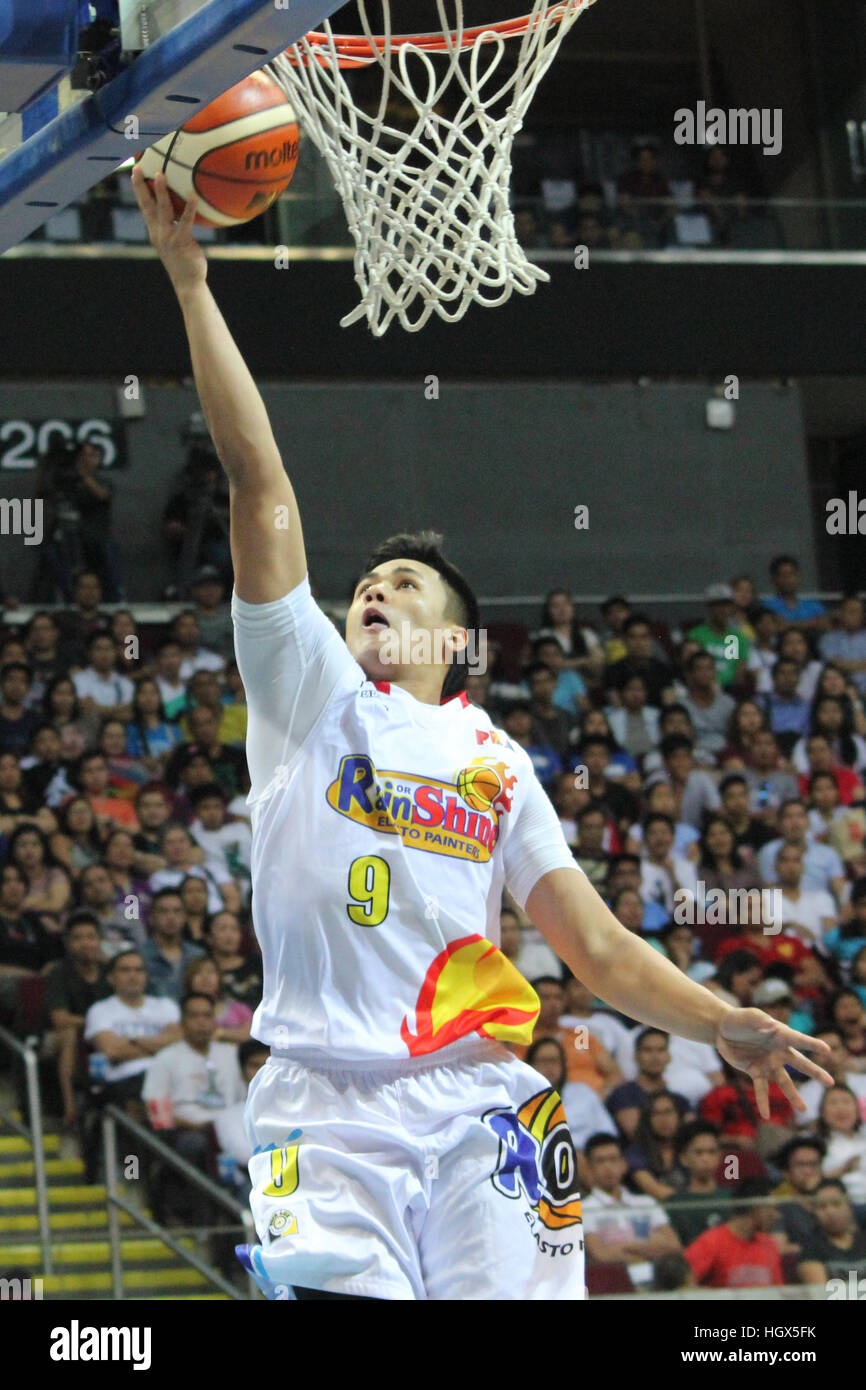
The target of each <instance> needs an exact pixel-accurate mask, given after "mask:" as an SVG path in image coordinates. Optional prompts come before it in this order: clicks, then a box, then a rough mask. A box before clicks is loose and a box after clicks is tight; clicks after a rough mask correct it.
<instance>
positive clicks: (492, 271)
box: [266, 0, 594, 337]
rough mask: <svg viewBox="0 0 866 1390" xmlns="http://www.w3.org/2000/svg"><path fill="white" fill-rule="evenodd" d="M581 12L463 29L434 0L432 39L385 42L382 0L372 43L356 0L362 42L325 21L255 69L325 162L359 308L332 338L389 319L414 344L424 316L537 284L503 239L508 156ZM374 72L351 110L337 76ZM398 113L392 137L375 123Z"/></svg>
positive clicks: (509, 229)
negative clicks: (366, 93)
mask: <svg viewBox="0 0 866 1390" xmlns="http://www.w3.org/2000/svg"><path fill="white" fill-rule="evenodd" d="M396 3H397V4H398V5H399V0H396ZM593 3H594V0H565V3H562V4H558V5H554V6H552V7H551V6H550V5H549V4H548V3H546V0H535V4H534V5H533V8H532V11H531V13H530V14H528V15H525V16H523V17H522V18H520V19H517V20H510V21H505V22H503V23H502V24H498V25H494V26H492V27H488V28H486V29H467V28H466V27H465V26H464V22H463V0H436V8H437V11H438V14H439V19H440V21H441V25H442V30H441V32H440V33H431V34H427V35H418V34H414V35H399V34H392V33H391V27H390V26H391V3H390V0H381V8H382V12H383V21H382V23H383V29H384V32H383V33H382V34H376V33H374V32H373V30H372V29H371V28H370V25H369V20H368V15H367V0H358V11H359V13H360V16H361V23H362V26H363V31H364V32H363V35H340V34H335V33H334V32H333V30H332V28H331V26H330V24H329V23H328V22H327V21H325V24H324V28H323V29H322V30H321V31H318V32H316V33H313V34H307V35H306V36H305V37H304V38H303V39H301V40H300V41H299V42H298V43H296V44H294V45H293V46H292V47H291V48H289V49H287V50H286V52H285V53H283V54H280V56H279V57H277V58H275V59H274V61H273V62H272V63H270V64H268V65H267V67H266V71H268V72H270V73H271V75H272V76H273V77H274V78H275V79H276V81H277V82H279V84H280V86H281V87H282V88H283V89H284V91H285V92H286V93H287V95H288V97H289V99H290V101H291V102H292V105H293V106H294V107H295V109H296V111H297V113H298V116H299V118H300V119H301V122H302V125H303V130H304V132H305V134H306V135H307V136H309V138H310V139H311V140H312V141H313V144H314V145H315V146H316V148H317V149H318V150H319V151H320V153H321V154H322V155H323V156H324V157H325V159H326V160H327V162H328V166H329V168H330V171H331V176H332V178H333V180H334V183H335V185H336V187H337V191H338V192H339V194H340V197H341V199H342V201H343V207H344V209H345V213H346V218H347V221H348V224H349V230H350V231H351V233H352V237H353V239H354V242H355V280H356V283H357V285H358V287H359V289H360V291H361V300H360V303H359V304H358V306H357V308H355V309H353V310H352V312H351V313H349V314H347V315H346V316H345V317H344V318H343V319H341V320H340V322H341V325H342V327H344V328H347V327H348V326H349V325H350V324H353V323H356V322H357V321H358V320H359V319H362V318H366V320H367V322H368V324H369V326H370V329H371V330H372V332H373V333H374V334H375V336H376V337H381V336H382V334H383V333H385V332H386V331H387V329H388V327H389V325H390V324H391V322H392V321H393V320H394V319H395V318H396V319H397V320H398V321H399V322H400V323H401V324H402V326H403V327H404V328H405V329H406V330H407V331H408V332H410V333H411V332H417V330H418V329H420V328H422V327H423V326H424V324H425V323H426V322H427V320H428V319H429V318H430V315H431V314H433V313H437V314H439V316H440V317H441V318H443V319H445V320H446V321H448V322H454V321H455V320H456V319H459V318H462V317H463V315H464V314H465V312H466V310H467V308H468V307H469V305H470V303H471V302H472V301H473V300H475V301H477V302H478V303H479V304H483V305H486V306H487V307H488V308H495V307H496V306H497V305H499V304H504V302H505V301H506V299H508V298H509V296H510V295H511V293H512V291H514V290H516V291H517V292H518V293H519V294H533V293H534V292H535V289H536V286H537V285H538V283H539V282H540V281H547V280H549V279H550V277H549V275H547V273H546V272H545V271H543V270H540V269H539V268H538V266H535V265H532V264H531V263H530V262H529V261H528V260H527V258H526V256H525V254H524V252H523V250H522V248H521V246H520V245H519V243H518V241H517V239H516V236H515V232H514V217H513V215H512V212H511V209H510V207H509V184H510V181H511V150H512V145H513V143H514V137H515V135H516V134H517V132H518V131H519V130H520V129H521V127H522V125H523V117H524V115H525V114H526V110H527V107H528V106H529V103H530V101H531V100H532V98H533V96H534V94H535V89H536V87H537V86H538V83H539V82H540V80H541V78H542V77H543V75H544V73H545V72H546V71H547V69H548V67H549V66H550V64H551V63H552V61H553V59H554V57H555V56H556V53H557V50H558V48H559V45H560V44H561V43H562V40H563V39H564V38H565V35H566V34H567V33H568V31H569V30H570V28H571V27H572V25H573V24H574V23H575V21H576V20H577V18H578V16H579V15H580V14H581V13H582V12H583V11H584V10H586V9H588V8H589V6H590V5H591V4H593ZM446 5H450V7H451V8H452V9H453V11H454V18H453V20H449V18H448V15H447V14H446ZM506 44H509V50H508V55H507V60H506V61H505V62H503V59H504V58H506V53H505V49H506ZM374 64H378V67H379V76H380V79H381V82H380V85H379V87H378V93H379V95H378V103H376V102H374V103H373V104H372V106H373V107H375V109H372V108H371V107H367V109H364V108H362V107H361V106H360V105H358V103H357V102H356V101H355V100H354V98H353V96H352V92H351V90H350V88H349V86H348V84H347V82H346V79H345V77H344V75H343V74H344V70H349V71H350V70H351V69H353V68H358V67H362V66H364V67H369V66H372V65H374ZM398 102H399V103H400V106H399V107H398V108H397V109H398V110H399V111H400V125H399V127H398V126H397V125H395V124H393V123H389V117H390V121H391V122H393V112H394V110H395V103H398ZM407 102H408V103H409V105H408V107H407V105H406V103H407ZM412 112H414V116H413V115H412V114H411V113H412ZM407 113H409V114H408V119H407Z"/></svg>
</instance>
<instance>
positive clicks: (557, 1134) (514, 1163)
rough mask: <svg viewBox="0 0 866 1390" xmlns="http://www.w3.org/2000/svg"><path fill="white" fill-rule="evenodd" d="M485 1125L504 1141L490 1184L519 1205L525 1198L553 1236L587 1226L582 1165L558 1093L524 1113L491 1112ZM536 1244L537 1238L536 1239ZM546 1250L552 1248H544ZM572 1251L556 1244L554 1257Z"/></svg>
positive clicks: (540, 1097) (542, 1095)
mask: <svg viewBox="0 0 866 1390" xmlns="http://www.w3.org/2000/svg"><path fill="white" fill-rule="evenodd" d="M484 1121H485V1123H486V1124H488V1125H489V1126H490V1128H491V1129H492V1130H493V1132H494V1134H496V1135H497V1136H498V1138H499V1158H498V1160H497V1164H496V1170H495V1172H493V1173H492V1174H491V1175H490V1180H491V1182H492V1183H493V1186H494V1187H495V1188H496V1190H497V1192H501V1193H502V1194H503V1196H505V1197H510V1198H512V1199H513V1200H517V1199H519V1198H520V1197H521V1195H522V1196H524V1197H525V1198H526V1200H527V1201H528V1202H529V1205H530V1207H531V1209H532V1212H533V1213H534V1217H532V1216H530V1214H529V1213H528V1212H527V1219H528V1220H529V1221H530V1225H535V1224H536V1220H537V1221H539V1222H540V1223H541V1224H542V1225H543V1226H545V1227H546V1228H547V1229H548V1230H549V1231H560V1230H563V1229H564V1228H566V1227H568V1226H577V1225H580V1224H581V1223H582V1219H583V1218H582V1215H581V1206H580V1196H579V1195H578V1190H577V1164H576V1162H575V1157H574V1145H573V1143H572V1140H571V1134H570V1133H569V1129H568V1125H567V1123H566V1119H565V1111H564V1110H563V1108H562V1101H561V1100H560V1098H559V1093H558V1092H557V1091H554V1090H553V1089H550V1090H547V1091H539V1092H538V1093H537V1094H536V1095H534V1096H531V1097H530V1099H529V1100H528V1101H526V1102H525V1104H523V1105H522V1106H521V1107H520V1109H519V1110H517V1111H514V1110H505V1109H497V1110H488V1111H487V1114H486V1115H485V1116H484ZM536 1239H538V1237H537V1236H536ZM543 1248H544V1249H545V1250H547V1245H546V1243H545V1246H544V1247H543ZM557 1249H561V1252H562V1254H567V1253H570V1252H571V1249H572V1246H571V1245H567V1246H561V1247H559V1246H557V1245H556V1244H551V1246H550V1252H549V1253H553V1254H555V1253H556V1252H557Z"/></svg>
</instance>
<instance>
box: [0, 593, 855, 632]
mask: <svg viewBox="0 0 866 1390" xmlns="http://www.w3.org/2000/svg"><path fill="white" fill-rule="evenodd" d="M624 592H625V594H626V597H627V599H628V602H629V604H630V605H631V607H632V608H633V609H634V610H635V611H640V610H641V609H643V608H645V607H648V606H649V605H651V604H652V605H654V604H664V605H667V606H670V607H673V606H675V605H682V606H684V607H685V606H689V607H692V606H697V607H699V608H700V609H701V611H703V605H704V603H705V602H706V600H705V598H704V594H703V591H702V590H701V591H698V590H695V591H694V592H690V591H688V590H681V591H679V592H677V593H669V592H668V593H637V592H636V591H635V590H633V589H628V588H626V589H625V590H624ZM858 592H860V596H861V597H866V590H862V591H858ZM571 597H572V600H573V601H574V603H575V605H576V606H577V607H578V608H581V609H585V608H591V609H595V610H596V611H597V610H598V607H599V605H600V604H602V603H604V602H605V600H606V599H608V598H609V597H610V591H609V590H606V591H605V592H604V593H589V594H585V593H572V595H571ZM799 597H800V598H802V599H820V600H821V602H822V603H828V604H833V603H839V602H840V600H841V599H842V598H843V597H844V595H843V594H842V592H841V591H840V590H838V589H834V590H826V589H810V590H809V591H808V592H806V591H804V592H802V593H801V594H800V595H799ZM545 598H546V595H545V594H541V593H538V594H479V596H478V602H479V604H480V605H481V608H482V609H487V608H490V609H503V608H515V609H520V610H523V609H532V610H534V613H533V621H532V626H535V621H534V619H535V617H537V616H538V614H539V613H540V612H541V609H542V607H543V605H544V601H545ZM319 602H320V604H321V606H322V607H323V608H324V609H326V610H327V612H328V613H332V614H333V615H334V616H335V617H341V618H342V617H345V615H346V612H347V611H348V607H349V605H348V602H347V601H346V600H345V599H338V598H333V599H331V598H328V597H327V596H323V597H322V598H321V599H320V600H319ZM758 602H759V603H760V602H761V600H760V599H759V600H758ZM191 604H192V600H191V599H190V600H187V601H183V600H176V599H171V600H165V602H163V601H161V600H152V599H141V600H136V599H128V600H126V601H124V602H123V603H101V604H100V605H99V609H100V612H102V613H106V614H109V615H110V614H112V613H115V612H124V613H125V612H130V613H132V616H133V617H134V618H135V620H136V622H139V623H146V624H149V625H156V624H162V623H170V622H172V621H173V619H174V618H176V617H177V615H178V613H183V612H186V610H187V609H189V607H190V606H191ZM69 608H70V605H69V604H68V603H19V604H18V605H17V606H16V607H15V608H7V609H5V610H4V611H3V612H2V619H0V626H3V627H7V628H9V629H10V630H14V629H15V628H17V627H26V626H27V624H28V623H29V621H30V619H31V618H32V617H33V615H34V613H68V612H69Z"/></svg>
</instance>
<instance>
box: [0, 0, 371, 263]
mask: <svg viewBox="0 0 866 1390" xmlns="http://www.w3.org/2000/svg"><path fill="white" fill-rule="evenodd" d="M343 3H345V0H290V8H289V9H277V8H276V7H275V3H274V0H210V3H209V4H206V5H205V6H204V7H203V8H202V9H200V10H197V11H196V12H195V14H193V15H191V16H190V17H189V18H188V19H186V20H184V21H183V23H182V24H178V25H177V26H176V28H174V29H172V30H170V31H169V33H167V34H164V35H163V36H162V38H159V39H157V40H156V42H155V43H154V44H153V45H152V46H151V47H150V48H148V49H145V50H144V52H143V53H142V54H141V55H140V56H139V57H138V58H136V59H135V61H134V62H132V63H131V64H130V65H129V67H128V68H126V69H125V70H124V71H123V72H122V73H120V74H119V75H118V76H117V77H115V78H114V79H113V80H112V81H111V82H109V83H107V85H106V86H105V87H103V88H102V89H101V90H100V91H98V92H94V93H93V94H92V95H91V96H88V97H85V98H84V100H83V101H80V102H79V103H78V104H77V105H75V106H72V107H70V108H68V109H67V110H66V111H64V112H62V113H61V114H60V115H59V116H56V117H55V119H54V120H52V121H50V122H49V123H48V124H47V125H45V126H44V127H43V128H42V129H41V130H38V131H36V132H35V133H34V134H33V135H31V136H30V138H29V139H27V140H25V141H24V143H23V144H21V145H19V146H18V148H17V149H15V150H13V151H12V152H11V153H10V154H8V155H7V156H6V157H5V159H2V160H0V252H3V251H6V250H8V248H9V247H10V246H15V245H17V243H18V242H20V241H22V240H23V239H24V238H25V237H26V236H28V235H29V233H30V232H32V231H33V230H34V228H36V227H39V226H41V224H42V223H43V222H45V221H46V220H47V219H48V218H50V217H52V216H53V215H54V214H55V212H57V211H59V209H61V208H64V207H67V206H68V204H69V203H73V202H75V201H76V200H77V199H78V198H80V197H81V196H82V195H83V194H84V193H86V191H87V190H88V189H89V188H92V187H93V185H94V184H96V183H99V181H100V180H101V179H103V178H105V177H106V175H107V174H109V173H110V172H111V171H112V170H114V169H116V168H117V166H118V165H119V164H122V163H123V162H124V160H127V159H129V157H130V156H131V155H133V154H135V153H137V152H138V151H139V150H141V149H146V148H147V146H148V145H152V144H153V143H154V141H155V140H157V139H159V138H160V137H161V136H163V135H166V134H167V133H168V132H169V131H171V130H176V129H177V128H178V126H181V125H183V123H184V121H187V120H189V118H190V116H191V115H192V114H193V112H194V111H197V110H199V109H201V107H203V106H206V105H207V104H208V102H210V101H213V100H214V99H215V98H216V97H218V96H220V95H221V93H222V92H225V91H227V89H228V88H229V87H233V86H234V84H235V83H236V82H240V81H241V79H242V78H244V77H248V76H249V74H250V73H251V72H255V71H256V69H257V68H260V67H263V66H264V64H265V63H268V62H270V60H271V59H272V58H275V57H276V55H277V54H278V53H281V52H282V51H283V49H285V48H288V47H289V45H290V44H293V43H294V42H295V41H296V40H297V39H299V38H300V37H301V36H302V35H303V34H306V33H308V32H309V30H311V29H315V28H316V26H317V25H318V24H320V23H321V21H322V20H323V19H325V18H327V16H328V15H330V14H333V13H334V11H335V10H338V9H339V8H340V6H341V5H342V4H343ZM129 116H135V117H136V118H137V121H138V132H139V133H138V138H129V137H128V135H127V133H126V132H127V130H128V128H129V127H128V126H126V125H125V122H126V118H127V117H129Z"/></svg>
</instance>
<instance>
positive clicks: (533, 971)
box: [514, 927, 562, 981]
mask: <svg viewBox="0 0 866 1390" xmlns="http://www.w3.org/2000/svg"><path fill="white" fill-rule="evenodd" d="M514 964H515V965H516V966H517V969H518V970H519V971H520V973H521V975H522V976H523V978H524V980H530V981H532V980H537V979H539V977H540V976H541V975H552V976H553V977H554V979H556V980H561V979H562V961H561V960H560V959H559V956H558V955H557V954H556V952H555V951H554V950H552V948H551V947H550V946H548V944H547V942H546V941H545V940H544V938H543V936H542V935H541V932H538V931H536V930H535V928H534V927H527V928H525V929H524V931H523V933H522V937H521V945H520V950H519V951H518V952H517V956H516V958H515V961H514Z"/></svg>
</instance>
